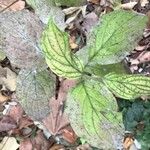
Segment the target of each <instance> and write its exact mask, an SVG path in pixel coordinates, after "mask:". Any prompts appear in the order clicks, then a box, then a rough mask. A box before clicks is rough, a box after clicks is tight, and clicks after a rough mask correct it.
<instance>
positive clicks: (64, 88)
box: [43, 80, 75, 135]
mask: <svg viewBox="0 0 150 150" xmlns="http://www.w3.org/2000/svg"><path fill="white" fill-rule="evenodd" d="M74 85H75V81H73V80H64V81H62V82H61V86H60V89H59V92H58V97H57V99H56V98H54V97H53V98H51V99H50V109H51V111H50V114H49V115H48V116H47V118H45V119H44V120H43V122H44V125H45V126H46V127H47V129H48V130H49V132H50V133H51V134H53V135H57V134H62V133H63V129H64V128H65V127H66V126H68V124H69V121H68V118H67V116H66V114H65V113H64V101H65V100H66V96H67V93H68V91H69V89H70V88H71V87H73V86H74Z"/></svg>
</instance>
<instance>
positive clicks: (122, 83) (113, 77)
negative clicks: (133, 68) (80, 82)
mask: <svg viewBox="0 0 150 150" xmlns="http://www.w3.org/2000/svg"><path fill="white" fill-rule="evenodd" d="M104 82H105V84H106V85H107V87H108V88H109V89H110V90H111V91H112V92H113V93H114V94H115V95H116V96H117V97H121V98H124V99H134V98H137V97H140V96H144V95H150V77H145V76H141V75H119V74H115V73H110V74H108V75H106V76H105V77H104Z"/></svg>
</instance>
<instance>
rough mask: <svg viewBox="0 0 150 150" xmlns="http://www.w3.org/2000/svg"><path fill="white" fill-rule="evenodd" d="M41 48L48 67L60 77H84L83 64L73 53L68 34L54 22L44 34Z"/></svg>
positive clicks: (50, 23)
mask: <svg viewBox="0 0 150 150" xmlns="http://www.w3.org/2000/svg"><path fill="white" fill-rule="evenodd" d="M41 46H42V49H43V52H44V55H45V59H46V62H47V64H48V66H49V67H50V68H51V70H52V71H53V72H54V73H56V74H57V75H58V76H61V77H66V78H79V77H80V76H81V75H82V72H83V65H82V62H81V61H80V60H79V59H78V58H77V57H76V56H75V55H74V54H73V53H71V49H70V47H69V42H68V34H67V33H65V32H62V31H61V30H59V29H58V27H57V26H56V25H55V24H54V22H53V21H52V20H50V21H49V23H48V26H47V28H46V29H45V31H44V32H43V35H42V39H41Z"/></svg>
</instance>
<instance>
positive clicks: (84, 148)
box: [77, 144, 93, 150]
mask: <svg viewBox="0 0 150 150" xmlns="http://www.w3.org/2000/svg"><path fill="white" fill-rule="evenodd" d="M77 150H93V149H92V148H91V146H90V145H89V144H83V145H80V146H78V147H77Z"/></svg>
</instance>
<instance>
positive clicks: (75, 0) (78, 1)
mask: <svg viewBox="0 0 150 150" xmlns="http://www.w3.org/2000/svg"><path fill="white" fill-rule="evenodd" d="M85 2H86V0H55V3H56V5H58V6H60V5H62V6H80V5H82V4H85Z"/></svg>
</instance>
